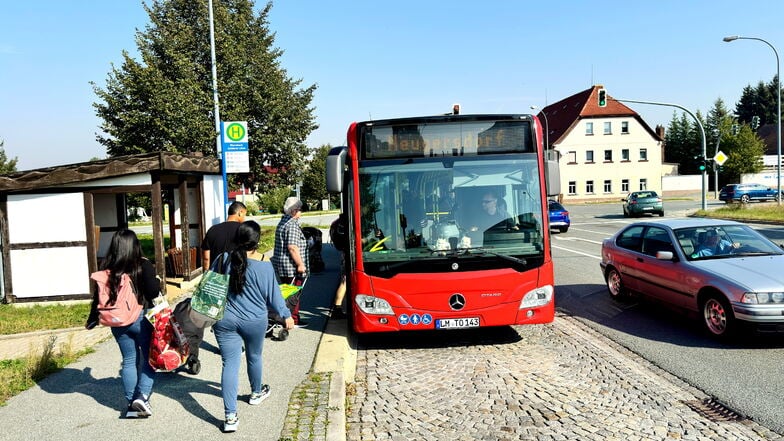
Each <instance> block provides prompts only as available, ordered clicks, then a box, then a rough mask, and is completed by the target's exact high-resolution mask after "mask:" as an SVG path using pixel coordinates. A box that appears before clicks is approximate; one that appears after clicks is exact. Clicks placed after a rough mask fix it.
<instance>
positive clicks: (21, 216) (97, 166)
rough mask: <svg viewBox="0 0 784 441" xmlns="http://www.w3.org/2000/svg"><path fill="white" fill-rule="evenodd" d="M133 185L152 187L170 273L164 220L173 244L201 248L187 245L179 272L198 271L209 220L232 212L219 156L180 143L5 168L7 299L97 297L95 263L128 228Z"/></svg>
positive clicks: (155, 231) (1, 226)
mask: <svg viewBox="0 0 784 441" xmlns="http://www.w3.org/2000/svg"><path fill="white" fill-rule="evenodd" d="M129 193H148V194H149V195H150V199H151V201H152V209H151V213H149V214H150V219H151V221H152V236H153V247H154V255H151V256H147V257H149V258H151V259H154V261H155V269H156V272H157V274H158V275H159V276H160V277H161V280H163V281H166V278H167V275H168V276H170V277H171V276H172V274H171V270H170V271H169V272H168V274H167V270H166V258H167V256H166V253H167V250H166V249H164V235H165V234H164V233H165V230H164V227H166V228H168V233H169V238H170V239H169V240H170V246H169V250H170V251H172V252H175V251H177V250H178V249H179V250H190V251H191V252H181V253H180V257H179V258H181V261H180V262H179V268H180V269H179V272H180V273H181V274H177V276H181V277H182V279H183V280H191V279H193V278H195V277H198V276H199V275H200V274H201V265H200V262H199V261H198V260H199V258H200V253H198V252H195V250H196V249H198V245H199V242H200V241H201V238H202V237H204V234H205V232H206V229H207V228H209V227H210V226H211V225H213V224H215V223H218V222H221V221H223V220H224V218H225V215H226V214H225V209H224V206H223V179H222V176H221V167H220V161H219V159H218V158H215V157H203V156H197V155H183V154H178V153H171V152H154V153H144V154H139V155H130V156H121V157H116V158H111V159H105V160H98V161H91V162H84V163H78V164H70V165H62V166H56V167H49V168H42V169H35V170H28V171H21V172H16V173H13V174H10V175H5V176H0V250H1V251H2V252H0V292H2V301H3V303H15V302H42V301H54V300H74V299H85V298H89V296H90V284H89V275H90V273H91V272H93V271H96V270H97V268H98V263H99V260H100V259H101V258H102V257H103V256H104V255H105V254H106V251H107V250H108V247H109V242H110V239H111V236H112V234H113V233H114V232H115V231H117V230H118V229H122V228H128V206H127V195H128V194H129ZM164 206H167V207H168V212H169V216H168V225H166V226H164V222H163V218H164V216H163V213H164ZM165 286H166V284H165V283H163V284H162V287H164V288H163V289H164V290H165Z"/></svg>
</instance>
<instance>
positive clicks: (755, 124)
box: [751, 115, 760, 130]
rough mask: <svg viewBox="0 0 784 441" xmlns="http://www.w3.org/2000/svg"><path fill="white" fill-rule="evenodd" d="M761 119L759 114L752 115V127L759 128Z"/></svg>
mask: <svg viewBox="0 0 784 441" xmlns="http://www.w3.org/2000/svg"><path fill="white" fill-rule="evenodd" d="M759 119H760V118H759V116H757V115H754V116H752V117H751V128H752V129H753V130H757V128H758V127H759V122H760V121H759Z"/></svg>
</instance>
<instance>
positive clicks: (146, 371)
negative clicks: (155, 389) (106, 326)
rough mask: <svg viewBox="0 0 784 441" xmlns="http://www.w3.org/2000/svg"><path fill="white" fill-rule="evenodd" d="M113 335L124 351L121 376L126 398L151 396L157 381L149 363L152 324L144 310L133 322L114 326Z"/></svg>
mask: <svg viewBox="0 0 784 441" xmlns="http://www.w3.org/2000/svg"><path fill="white" fill-rule="evenodd" d="M112 335H114V339H115V340H116V341H117V345H118V346H120V353H122V358H123V359H122V366H121V368H120V377H121V378H122V382H123V388H124V389H125V399H127V400H128V402H130V401H132V400H133V399H135V398H138V397H139V396H141V395H144V397H146V398H149V397H150V394H152V384H153V382H154V381H155V369H153V368H152V366H150V363H149V358H150V340H151V338H152V324H150V322H149V321H148V320H147V319H146V318H144V311H142V313H141V314H139V318H138V319H136V321H135V322H133V323H132V324H130V325H128V326H116V327H113V328H112Z"/></svg>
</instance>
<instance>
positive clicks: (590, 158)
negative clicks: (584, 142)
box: [585, 150, 593, 162]
mask: <svg viewBox="0 0 784 441" xmlns="http://www.w3.org/2000/svg"><path fill="white" fill-rule="evenodd" d="M585 162H593V150H588V151H587V152H585Z"/></svg>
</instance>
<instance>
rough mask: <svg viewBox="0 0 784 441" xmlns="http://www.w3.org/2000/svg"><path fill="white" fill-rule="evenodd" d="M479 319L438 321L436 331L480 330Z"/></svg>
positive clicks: (466, 318) (464, 318)
mask: <svg viewBox="0 0 784 441" xmlns="http://www.w3.org/2000/svg"><path fill="white" fill-rule="evenodd" d="M478 327H479V317H463V318H450V319H438V320H436V329H458V328H478Z"/></svg>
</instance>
